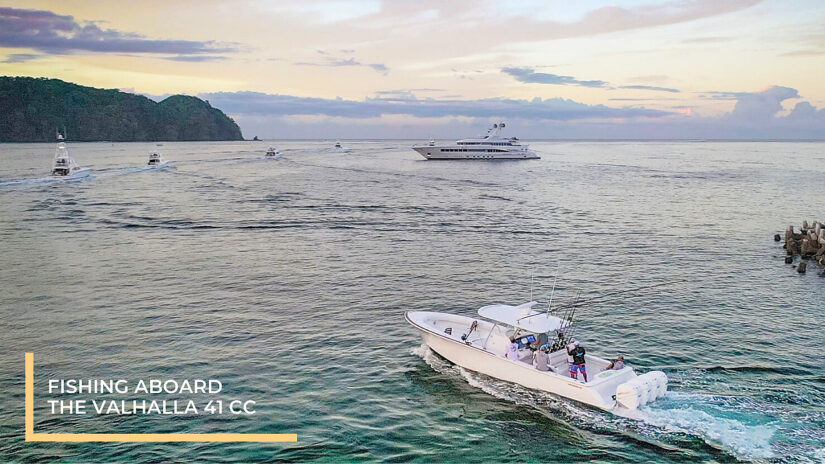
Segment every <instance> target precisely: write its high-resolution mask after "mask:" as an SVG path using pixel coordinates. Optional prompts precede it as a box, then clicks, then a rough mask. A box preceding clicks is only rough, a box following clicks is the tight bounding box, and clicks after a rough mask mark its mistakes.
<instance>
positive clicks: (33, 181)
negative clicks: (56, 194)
mask: <svg viewBox="0 0 825 464" xmlns="http://www.w3.org/2000/svg"><path fill="white" fill-rule="evenodd" d="M94 177H95V175H94V174H89V175H87V176H83V177H72V178H69V179H64V178H60V177H52V176H49V177H38V178H33V179H12V180H4V181H0V187H5V186H7V185H8V186H11V185H35V184H51V183H59V182H78V181H81V180H86V179H93V178H94Z"/></svg>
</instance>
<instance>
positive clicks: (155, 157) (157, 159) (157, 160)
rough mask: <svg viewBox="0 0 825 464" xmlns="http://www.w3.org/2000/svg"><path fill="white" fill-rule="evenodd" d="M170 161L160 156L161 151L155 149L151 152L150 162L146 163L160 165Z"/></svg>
mask: <svg viewBox="0 0 825 464" xmlns="http://www.w3.org/2000/svg"><path fill="white" fill-rule="evenodd" d="M168 162H169V161H167V160H165V159H163V157H162V156H160V153H158V152H156V151H153V152H151V153H149V162H148V163H146V165H147V166H155V167H160V166H164V165H166V163H168Z"/></svg>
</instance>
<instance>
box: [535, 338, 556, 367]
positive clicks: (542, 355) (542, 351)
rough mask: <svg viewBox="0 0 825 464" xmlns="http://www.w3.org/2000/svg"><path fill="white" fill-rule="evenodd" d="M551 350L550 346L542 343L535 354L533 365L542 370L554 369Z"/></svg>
mask: <svg viewBox="0 0 825 464" xmlns="http://www.w3.org/2000/svg"><path fill="white" fill-rule="evenodd" d="M549 351H550V348H549V347H548V346H547V345H541V348H539V350H538V351H536V353H535V354H534V355H533V365H534V366H536V369H538V370H540V371H542V372H549V371H552V370H553V368H552V367H550V355H549V354H548V352H549Z"/></svg>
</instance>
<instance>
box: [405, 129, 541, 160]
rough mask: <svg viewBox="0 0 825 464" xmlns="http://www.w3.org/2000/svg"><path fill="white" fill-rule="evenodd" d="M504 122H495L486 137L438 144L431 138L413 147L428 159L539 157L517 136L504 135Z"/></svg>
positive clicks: (514, 158) (513, 158) (518, 158)
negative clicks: (502, 134)
mask: <svg viewBox="0 0 825 464" xmlns="http://www.w3.org/2000/svg"><path fill="white" fill-rule="evenodd" d="M504 127H505V126H504V123H503V122H501V123H498V124H493V127H491V128H490V129H488V130H487V134H486V135H485V136H484V137H475V138H468V139H461V140H458V141H456V142H455V143H452V144H444V145H437V144H436V143H435V140H433V139H430V140H429V142H428V143H427V144H426V145H416V146H414V147H412V149H413V150H415V151H417V152H418V153H419V154H420V155H421V156H423V157H424V158H426V159H428V160H466V159H477V160H500V159H510V160H520V159H538V158H539V155H537V154H536V153H535V152H533V151H532V150H530V148H529V147H528V146H527V145H522V144H521V143H520V142H519V140H518V138H517V137H502V136H501V135H500V134H501V131H502V129H504Z"/></svg>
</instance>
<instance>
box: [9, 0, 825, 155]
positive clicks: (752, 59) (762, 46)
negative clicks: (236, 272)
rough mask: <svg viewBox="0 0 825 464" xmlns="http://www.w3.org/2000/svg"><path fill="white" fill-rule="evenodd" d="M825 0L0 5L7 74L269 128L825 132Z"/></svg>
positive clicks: (595, 133) (247, 129) (316, 133)
mask: <svg viewBox="0 0 825 464" xmlns="http://www.w3.org/2000/svg"><path fill="white" fill-rule="evenodd" d="M822 24H825V3H822V2H816V1H810V0H809V1H800V2H794V3H793V5H792V6H791V5H790V4H788V3H787V2H781V1H778V0H764V1H762V0H732V1H727V2H718V1H710V0H669V1H668V0H629V1H601V0H593V1H586V2H577V3H575V4H572V5H571V4H570V2H563V1H559V0H550V1H542V2H540V1H532V0H530V1H522V2H512V3H511V2H472V1H457V2H440V1H422V2H394V1H379V0H310V1H305V2H301V3H295V2H266V1H246V2H219V1H203V2H192V1H182V2H156V1H150V2H133V3H129V4H124V3H98V2H71V3H65V2H48V1H26V2H22V1H7V2H3V4H2V6H0V62H2V63H1V64H0V67H1V68H0V69H2V72H0V74H2V75H7V76H35V77H49V78H57V79H63V80H66V81H70V82H75V83H78V84H81V85H88V86H94V87H103V88H119V89H122V90H124V91H130V92H135V93H140V94H144V95H147V96H149V97H150V98H153V99H156V100H158V99H162V98H164V97H165V96H167V95H171V94H178V93H183V94H190V95H196V96H199V97H201V98H204V99H207V100H209V101H210V103H211V104H212V105H213V106H215V107H217V108H220V109H222V110H223V111H224V112H226V113H227V114H228V115H230V116H232V117H233V118H234V119H235V120H236V121H237V122H238V123H239V125H240V126H241V128H242V129H243V132H244V135H245V136H247V137H250V138H251V137H252V136H253V135H258V136H261V137H267V138H318V137H321V138H359V137H360V138H421V137H429V136H435V137H446V138H450V137H454V136H463V135H467V132H468V131H469V132H471V133H472V132H477V131H478V130H480V129H482V128H484V127H485V126H486V125H487V124H488V123H489V122H490V121H493V120H498V119H505V120H508V121H511V124H510V127H512V128H513V130H514V132H516V133H518V135H519V136H522V137H525V138H731V139H735V138H744V139H747V138H786V139H821V138H825V111H823V109H822V108H825V86H823V85H822V83H821V81H822V76H823V75H825V60H823V57H825V32H823V29H822Z"/></svg>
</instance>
